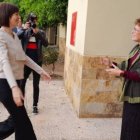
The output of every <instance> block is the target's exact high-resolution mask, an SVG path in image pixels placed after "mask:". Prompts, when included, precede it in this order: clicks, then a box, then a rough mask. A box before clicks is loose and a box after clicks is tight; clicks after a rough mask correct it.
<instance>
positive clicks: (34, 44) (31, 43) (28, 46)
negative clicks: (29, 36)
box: [27, 42, 37, 49]
mask: <svg viewBox="0 0 140 140" xmlns="http://www.w3.org/2000/svg"><path fill="white" fill-rule="evenodd" d="M27 49H37V45H36V42H29V43H28V45H27Z"/></svg>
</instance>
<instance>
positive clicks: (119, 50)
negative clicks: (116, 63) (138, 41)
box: [84, 0, 140, 56]
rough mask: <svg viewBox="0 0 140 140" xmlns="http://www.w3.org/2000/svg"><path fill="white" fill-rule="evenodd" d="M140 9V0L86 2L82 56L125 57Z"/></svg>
mask: <svg viewBox="0 0 140 140" xmlns="http://www.w3.org/2000/svg"><path fill="white" fill-rule="evenodd" d="M139 6H140V1H139V0H133V1H132V0H88V14H87V25H86V36H85V37H86V39H85V51H84V55H88V56H92V55H94V56H95V55H111V56H126V55H128V52H129V51H130V49H132V47H133V45H134V42H132V41H131V31H132V29H133V25H134V21H135V19H136V18H139V17H140V8H139Z"/></svg>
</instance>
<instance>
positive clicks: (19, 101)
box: [12, 86, 24, 106]
mask: <svg viewBox="0 0 140 140" xmlns="http://www.w3.org/2000/svg"><path fill="white" fill-rule="evenodd" d="M12 95H13V100H14V102H15V104H16V105H17V106H22V105H23V101H24V97H23V94H22V92H21V90H20V88H19V87H18V86H14V87H13V88H12Z"/></svg>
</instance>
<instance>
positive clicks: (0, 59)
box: [0, 42, 17, 88]
mask: <svg viewBox="0 0 140 140" xmlns="http://www.w3.org/2000/svg"><path fill="white" fill-rule="evenodd" d="M0 66H1V67H2V70H3V72H4V74H5V77H6V79H7V81H8V84H9V86H10V87H11V88H12V87H14V86H17V82H16V80H15V77H14V74H13V72H12V69H11V65H10V63H9V58H8V50H7V48H6V45H5V44H4V43H1V42H0Z"/></svg>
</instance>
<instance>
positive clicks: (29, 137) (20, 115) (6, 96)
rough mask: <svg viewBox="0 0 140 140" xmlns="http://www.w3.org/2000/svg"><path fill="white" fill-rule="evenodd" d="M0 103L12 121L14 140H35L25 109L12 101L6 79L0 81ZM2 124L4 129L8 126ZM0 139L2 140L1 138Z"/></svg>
mask: <svg viewBox="0 0 140 140" xmlns="http://www.w3.org/2000/svg"><path fill="white" fill-rule="evenodd" d="M17 82H19V81H17ZM0 101H1V102H2V103H3V105H4V106H5V108H6V109H7V111H8V112H9V114H10V116H11V117H12V119H13V122H14V131H15V140H36V136H35V133H34V130H33V127H32V124H31V121H30V119H29V117H28V115H27V112H26V109H25V107H24V105H23V106H21V107H17V106H16V104H15V103H14V101H13V97H12V92H11V88H10V87H9V85H8V83H7V80H6V79H0ZM7 123H8V121H7ZM4 124H5V127H8V126H9V125H6V123H4ZM0 125H3V124H0ZM10 127H11V126H10ZM0 128H1V127H0ZM1 132H3V130H0V134H1ZM0 139H1V140H2V139H3V138H0Z"/></svg>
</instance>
